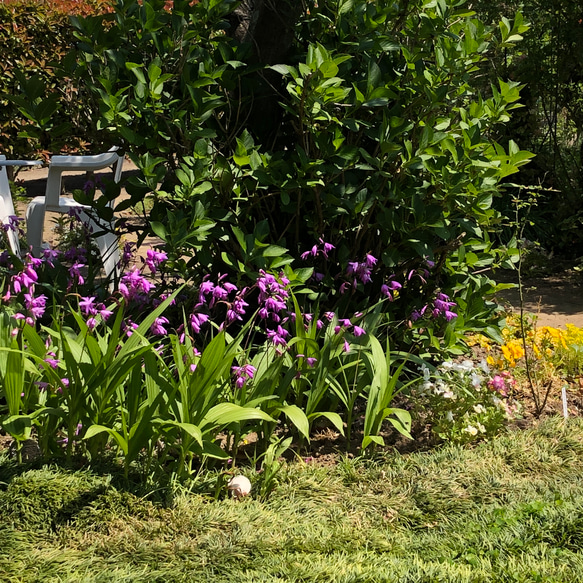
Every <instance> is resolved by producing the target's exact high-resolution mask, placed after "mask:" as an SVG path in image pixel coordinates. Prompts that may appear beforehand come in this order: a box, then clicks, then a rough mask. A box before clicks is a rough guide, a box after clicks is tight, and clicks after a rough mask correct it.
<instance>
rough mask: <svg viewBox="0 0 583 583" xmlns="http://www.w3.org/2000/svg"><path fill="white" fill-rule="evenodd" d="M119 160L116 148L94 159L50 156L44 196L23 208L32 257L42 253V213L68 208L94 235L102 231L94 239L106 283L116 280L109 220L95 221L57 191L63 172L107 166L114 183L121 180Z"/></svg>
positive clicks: (117, 257)
mask: <svg viewBox="0 0 583 583" xmlns="http://www.w3.org/2000/svg"><path fill="white" fill-rule="evenodd" d="M123 161H124V158H123V156H121V155H119V154H118V153H117V148H112V149H111V150H109V151H108V152H106V153H104V154H97V155H94V156H53V157H52V158H51V160H50V163H49V174H48V178H47V186H46V191H45V196H37V197H36V198H34V199H33V200H32V201H31V203H30V204H29V205H28V208H27V209H26V232H27V243H28V245H29V247H30V248H31V250H32V254H33V255H35V256H36V257H39V256H40V255H41V253H42V251H43V246H42V240H43V228H44V219H45V212H46V211H51V212H55V213H62V214H68V213H70V211H71V210H72V209H77V215H78V216H79V218H80V219H81V220H82V221H83V222H84V223H85V224H87V225H88V227H89V228H90V229H92V230H93V231H94V232H97V231H104V229H105V232H104V233H103V234H101V235H99V236H98V237H96V239H95V240H96V243H97V246H98V248H99V252H100V254H101V259H102V262H103V267H104V269H105V273H106V275H107V277H108V279H109V280H110V282H112V281H113V279H117V277H118V264H119V260H120V254H119V244H118V238H117V236H116V235H115V233H114V224H113V221H112V222H111V223H110V224H104V223H103V222H98V221H96V220H95V219H94V218H93V217H92V216H91V214H90V213H87V212H85V211H89V210H90V207H88V206H85V205H82V204H80V203H78V202H77V201H75V200H74V199H73V198H71V197H67V196H61V189H62V175H63V173H64V172H78V171H86V172H89V171H96V170H102V169H104V168H110V167H111V168H113V180H114V182H116V183H117V182H119V181H120V179H121V172H122V169H123Z"/></svg>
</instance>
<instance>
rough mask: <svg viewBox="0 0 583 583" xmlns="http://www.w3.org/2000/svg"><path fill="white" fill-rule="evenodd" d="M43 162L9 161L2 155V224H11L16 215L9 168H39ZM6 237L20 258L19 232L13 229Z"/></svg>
mask: <svg viewBox="0 0 583 583" xmlns="http://www.w3.org/2000/svg"><path fill="white" fill-rule="evenodd" d="M42 163H43V162H42V160H7V159H6V156H4V155H0V222H1V223H2V224H3V225H9V224H10V217H13V216H15V215H16V212H15V211H14V201H13V200H12V192H11V191H10V183H9V182H8V172H7V171H6V167H7V166H37V165H39V164H42ZM6 236H7V239H8V243H9V245H10V249H11V250H12V253H14V254H15V255H16V256H18V257H20V256H21V254H20V242H19V240H18V232H16V231H14V230H13V229H12V228H9V229H7V231H6Z"/></svg>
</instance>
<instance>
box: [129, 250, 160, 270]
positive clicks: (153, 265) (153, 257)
mask: <svg viewBox="0 0 583 583" xmlns="http://www.w3.org/2000/svg"><path fill="white" fill-rule="evenodd" d="M130 249H131V247H130ZM167 259H168V255H166V253H164V252H163V251H156V250H155V249H148V250H147V251H146V265H147V266H148V268H149V269H150V271H151V272H152V274H155V273H156V272H157V271H158V268H159V267H160V265H161V264H162V263H164V261H166V260H167Z"/></svg>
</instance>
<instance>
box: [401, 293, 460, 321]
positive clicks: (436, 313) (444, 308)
mask: <svg viewBox="0 0 583 583" xmlns="http://www.w3.org/2000/svg"><path fill="white" fill-rule="evenodd" d="M455 305H456V303H455V302H452V301H451V299H450V298H449V296H448V295H446V294H444V293H438V294H437V295H436V296H435V299H434V300H433V303H432V304H425V305H424V306H423V307H422V308H421V309H419V310H413V312H412V313H411V321H412V322H416V321H417V320H419V319H421V318H423V317H424V316H425V315H426V314H431V316H432V317H433V318H439V317H440V316H444V317H445V319H446V321H447V322H449V321H450V320H453V319H454V318H457V314H456V313H455V312H453V311H452V310H451V308H453V307H454V306H455Z"/></svg>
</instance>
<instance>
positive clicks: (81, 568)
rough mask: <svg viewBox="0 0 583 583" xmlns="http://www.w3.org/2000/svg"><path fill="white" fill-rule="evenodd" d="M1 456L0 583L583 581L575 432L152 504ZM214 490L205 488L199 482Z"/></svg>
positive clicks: (290, 473) (106, 483)
mask: <svg viewBox="0 0 583 583" xmlns="http://www.w3.org/2000/svg"><path fill="white" fill-rule="evenodd" d="M112 483H113V482H112V480H111V479H110V478H108V477H105V476H101V475H98V474H95V473H91V472H88V471H82V472H76V473H67V472H66V471H64V470H62V469H57V468H54V467H47V468H43V469H34V470H27V471H25V472H24V473H20V474H19V473H18V472H17V471H15V468H14V466H13V465H11V463H10V462H8V461H7V460H6V459H4V460H2V459H0V487H1V490H0V581H2V582H3V583H4V582H6V583H8V582H16V581H18V582H20V581H23V582H24V581H26V582H32V581H43V582H57V581H58V582H83V581H87V582H89V581H91V582H94V581H100V582H101V581H103V582H121V581H124V582H125V581H127V582H129V581H132V582H133V581H136V582H138V581H139V582H154V581H156V582H160V583H162V582H164V583H166V582H175V581H176V582H178V581H185V582H186V581H188V582H203V581H209V582H211V581H212V582H217V583H218V582H223V581H225V582H226V581H229V582H231V581H235V582H261V581H306V582H311V581H318V582H325V581H334V582H336V581H338V582H340V581H341V582H357V581H359V582H360V581H362V582H364V581H370V582H373V581H375V582H376V581H379V582H380V581H399V582H401V581H403V582H414V581H415V582H417V581H419V582H421V581H436V582H437V581H439V582H442V581H452V582H464V581H468V582H469V581H471V582H477V581H484V582H486V581H487V582H492V581H561V582H574V581H583V556H582V554H581V546H582V543H583V421H581V420H571V421H569V423H568V424H566V425H564V424H563V423H562V422H561V421H559V420H553V421H547V422H545V423H543V424H542V425H541V426H540V427H538V428H537V429H535V430H530V431H524V432H516V433H512V434H509V435H507V436H504V437H501V438H499V439H496V440H494V441H491V442H489V443H485V444H482V445H481V446H479V447H476V448H473V449H469V448H462V447H444V448H442V449H440V450H437V451H434V452H431V453H418V454H412V455H407V456H400V455H398V454H383V455H382V456H381V455H379V456H378V457H377V458H376V459H375V460H374V461H373V460H363V459H355V460H345V459H342V460H341V461H340V462H339V463H338V465H336V466H334V467H320V466H317V465H313V464H304V463H301V462H296V463H293V464H289V465H288V466H286V467H284V469H283V470H282V472H281V473H280V474H279V484H278V486H277V487H276V489H275V490H274V491H273V492H272V494H271V495H270V496H269V498H268V499H267V500H264V501H261V500H257V499H253V498H248V499H244V500H242V501H240V502H237V501H235V500H231V499H223V500H220V501H214V500H213V499H212V498H211V497H209V496H205V495H203V494H193V493H190V494H188V493H182V494H179V495H177V496H176V497H175V499H174V500H173V502H172V504H168V505H163V504H161V503H159V502H153V501H152V500H153V499H155V497H156V495H157V494H156V493H155V492H154V493H152V494H151V495H149V496H138V495H136V494H132V493H128V492H124V491H123V490H121V489H117V488H115V487H114V486H113V485H112ZM208 488H209V489H210V488H212V484H211V483H209V484H208Z"/></svg>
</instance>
